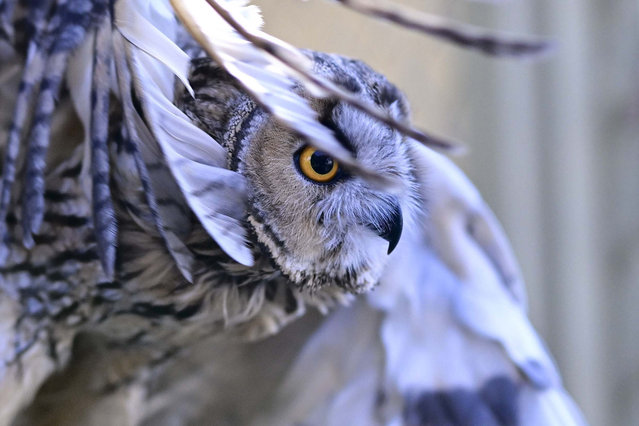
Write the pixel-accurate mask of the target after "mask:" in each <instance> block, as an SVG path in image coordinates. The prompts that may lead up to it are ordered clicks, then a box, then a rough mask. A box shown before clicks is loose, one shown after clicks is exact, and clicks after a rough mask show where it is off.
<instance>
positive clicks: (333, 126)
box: [319, 103, 357, 157]
mask: <svg viewBox="0 0 639 426" xmlns="http://www.w3.org/2000/svg"><path fill="white" fill-rule="evenodd" d="M336 107H337V104H336V103H335V104H333V105H332V106H330V107H329V108H327V110H326V112H325V113H324V114H322V115H321V116H320V117H319V122H320V124H322V126H324V127H326V128H327V129H329V130H331V131H332V132H333V134H334V136H335V139H337V142H339V143H340V145H342V146H343V147H344V148H346V149H347V150H348V151H349V152H350V153H351V154H353V157H355V155H356V154H357V153H356V152H355V146H354V145H353V143H352V142H351V140H350V139H349V138H348V136H346V134H345V133H344V132H343V131H342V129H340V128H339V126H338V125H337V123H335V120H333V111H334V110H335V108H336Z"/></svg>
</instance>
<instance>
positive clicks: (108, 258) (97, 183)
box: [90, 14, 117, 279]
mask: <svg viewBox="0 0 639 426" xmlns="http://www.w3.org/2000/svg"><path fill="white" fill-rule="evenodd" d="M94 51H95V54H94V62H93V81H92V89H91V90H92V92H91V130H90V133H91V177H92V204H93V226H94V229H95V236H96V241H97V245H98V251H99V253H100V259H101V261H102V267H103V268H104V272H105V273H106V275H107V277H109V278H110V279H111V278H112V277H113V273H114V267H115V266H114V265H115V249H116V242H117V223H116V218H115V211H114V209H113V200H112V198H111V188H110V186H109V177H110V164H109V151H108V145H107V142H108V137H109V94H110V82H111V76H110V67H111V60H112V46H111V19H110V16H109V14H107V15H106V16H105V18H104V21H103V22H102V24H101V25H100V26H99V27H98V29H97V31H96V38H95V49H94Z"/></svg>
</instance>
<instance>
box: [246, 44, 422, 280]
mask: <svg viewBox="0 0 639 426" xmlns="http://www.w3.org/2000/svg"><path fill="white" fill-rule="evenodd" d="M312 56H313V59H314V62H315V66H316V71H317V72H319V73H320V74H323V75H324V76H326V77H329V78H331V79H332V80H334V81H335V82H336V83H338V84H340V85H342V86H343V87H345V88H347V89H348V90H350V91H352V92H355V93H357V94H358V95H360V96H362V97H363V98H364V99H366V100H367V101H369V102H371V103H375V104H376V105H378V106H379V107H380V108H382V109H383V110H385V111H386V112H387V113H389V114H391V115H393V116H395V118H398V119H406V115H407V107H406V103H405V101H404V99H403V96H402V95H401V94H400V93H399V91H398V90H397V89H396V88H395V87H394V86H392V85H391V84H390V83H389V82H388V81H387V80H386V79H385V78H384V77H383V76H381V75H379V74H377V73H375V72H374V71H372V70H371V69H370V68H368V67H367V66H365V65H364V64H362V63H360V62H357V61H352V60H349V59H345V58H341V57H337V56H333V55H324V54H318V53H313V54H312ZM308 99H309V102H310V103H311V106H312V107H313V108H314V109H315V110H316V111H317V113H318V115H319V117H320V120H321V122H322V123H323V124H324V125H325V126H327V127H328V128H330V129H331V130H332V131H333V132H334V134H335V136H336V138H337V139H338V141H339V142H340V143H341V144H342V145H343V146H344V147H345V148H346V149H348V150H349V151H351V153H352V154H353V156H354V157H355V158H357V159H358V160H359V161H360V162H361V163H362V164H363V165H365V166H366V167H368V168H370V169H372V170H377V171H378V172H379V173H381V174H383V175H386V176H390V177H395V178H397V180H398V181H399V182H402V184H401V185H402V186H401V187H399V188H395V190H394V191H393V193H392V194H389V193H386V192H383V191H380V190H379V189H377V188H375V187H373V186H371V185H370V184H369V183H368V182H366V181H365V180H363V179H362V178H360V177H358V176H354V175H351V174H349V173H348V171H347V170H344V169H343V168H342V167H341V165H340V164H338V163H337V161H335V160H334V159H332V158H331V157H330V156H329V155H327V154H325V153H323V152H321V151H318V150H316V149H314V148H313V147H312V146H310V145H308V144H307V143H306V142H305V141H304V140H303V139H301V138H300V137H299V136H297V135H296V134H293V133H292V132H290V131H289V130H287V129H285V128H284V127H283V126H281V125H280V124H278V123H277V122H276V121H275V120H273V119H271V118H270V117H268V116H267V115H265V114H264V115H263V116H262V117H261V118H260V117H253V118H248V119H247V120H245V121H244V123H243V130H242V131H243V132H245V133H247V134H248V133H250V135H251V136H250V137H245V138H244V139H245V141H244V143H241V144H236V146H235V153H234V163H235V164H234V166H235V167H236V168H237V170H238V171H239V172H240V173H242V174H243V175H244V176H245V178H246V181H247V189H248V208H247V213H248V226H249V227H250V228H251V230H252V233H253V234H254V235H255V239H256V240H257V243H258V246H260V247H261V248H262V250H263V251H265V252H266V253H267V254H268V256H270V257H271V258H272V260H273V262H274V263H275V264H276V265H277V266H278V267H279V269H280V270H281V271H282V272H283V273H284V274H285V275H286V276H287V277H288V278H289V279H290V280H291V281H292V282H294V283H295V284H297V285H299V286H301V287H303V288H306V289H310V290H316V289H319V288H322V287H324V286H328V285H337V286H339V287H342V288H344V289H346V290H348V291H351V292H362V291H365V290H367V289H370V288H371V287H372V286H374V285H375V284H376V283H377V281H378V280H379V278H380V275H381V273H382V270H383V268H384V266H385V264H386V261H387V259H388V255H389V253H390V252H391V251H392V250H393V248H394V247H395V245H396V244H397V243H398V241H399V238H400V236H401V231H402V227H403V223H404V222H405V221H407V220H409V219H410V217H411V216H412V214H413V210H414V209H413V205H414V201H415V199H416V191H415V183H414V182H415V180H414V177H413V170H412V166H411V160H410V152H409V147H408V144H407V143H406V141H405V138H404V137H403V136H402V135H401V134H399V133H398V132H396V131H394V130H392V129H390V128H389V127H387V126H385V125H383V124H380V123H379V122H377V121H375V120H373V119H371V118H370V117H368V116H367V115H366V114H364V113H362V112H360V111H359V110H357V109H355V108H353V107H351V106H349V105H346V104H343V103H339V102H335V101H330V100H317V99H311V98H310V97H308ZM257 114H258V115H259V113H257Z"/></svg>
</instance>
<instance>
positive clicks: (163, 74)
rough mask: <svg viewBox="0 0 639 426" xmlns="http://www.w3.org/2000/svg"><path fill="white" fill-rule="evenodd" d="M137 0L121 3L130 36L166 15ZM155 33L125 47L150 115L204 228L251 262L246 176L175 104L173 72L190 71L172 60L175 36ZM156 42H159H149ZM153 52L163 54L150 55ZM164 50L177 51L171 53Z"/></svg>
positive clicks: (123, 28) (122, 27) (120, 19)
mask: <svg viewBox="0 0 639 426" xmlns="http://www.w3.org/2000/svg"><path fill="white" fill-rule="evenodd" d="M133 3H134V2H131V1H126V0H121V1H119V2H118V3H117V4H116V9H115V13H116V26H117V28H118V30H119V31H120V32H121V33H122V34H123V35H125V37H126V34H131V33H132V32H133V30H132V29H131V28H128V26H129V25H131V23H135V24H136V25H142V26H144V25H148V26H154V25H155V24H156V23H154V22H151V20H152V19H160V21H159V22H161V20H162V19H164V18H165V16H163V15H162V14H161V13H159V12H161V11H158V10H157V9H154V8H153V6H152V5H151V4H148V5H147V6H148V9H146V10H144V9H142V10H140V9H139V8H137V7H135V5H134V4H133ZM152 11H155V12H156V13H152ZM142 13H145V14H146V15H143V16H142V18H144V19H142V18H138V19H135V20H131V19H129V17H131V16H134V15H136V14H138V15H141V14H142ZM158 16H160V18H158ZM153 34H154V33H153V31H151V30H149V31H145V30H138V31H137V32H136V36H135V37H132V38H130V39H127V41H128V43H127V44H126V46H125V48H126V53H127V59H128V65H129V67H130V69H131V74H132V77H133V83H134V87H135V89H136V94H137V96H138V97H139V98H140V100H141V104H142V109H143V111H144V115H145V119H146V120H147V122H148V123H149V127H150V130H151V132H152V133H153V135H154V136H155V139H156V140H157V142H158V143H159V145H160V147H161V149H162V152H163V154H164V159H165V160H166V163H167V165H168V166H169V168H170V170H171V172H172V174H173V176H174V177H175V179H176V181H177V183H178V185H179V186H180V188H181V190H182V193H183V194H184V196H185V198H186V201H187V202H188V204H189V206H190V207H191V209H192V210H193V212H194V213H195V215H196V216H197V217H198V219H199V220H200V222H201V223H202V225H203V226H204V228H205V229H206V230H207V231H208V232H209V234H210V235H211V236H212V237H213V239H214V240H215V241H216V242H217V243H218V244H219V245H220V247H221V248H222V249H223V250H224V251H225V252H226V253H227V254H229V256H231V257H232V258H233V259H235V260H236V261H238V262H239V263H242V264H245V265H251V264H252V263H253V256H252V253H251V250H250V248H249V247H248V246H247V244H246V236H245V232H246V231H245V229H244V227H243V226H242V223H241V220H242V218H243V212H244V206H245V204H244V196H245V195H244V193H245V191H244V181H243V178H242V177H241V176H240V175H238V174H237V173H235V172H233V171H230V170H228V169H226V168H225V165H226V152H225V150H224V148H223V147H222V146H221V145H220V144H218V143H217V142H216V141H215V140H213V139H212V138H211V137H210V136H209V135H207V134H206V133H204V132H203V131H202V130H200V129H199V128H198V127H196V126H195V125H194V124H193V123H192V122H191V121H190V119H189V118H188V117H187V116H186V115H184V113H183V112H182V111H180V110H179V109H178V108H177V107H176V106H175V105H174V104H173V102H172V98H173V79H174V73H173V71H175V70H178V71H179V72H180V73H184V74H186V69H185V68H184V67H182V66H181V65H180V64H175V63H174V62H172V61H173V60H174V59H175V58H176V55H175V54H174V52H175V51H176V49H179V48H178V47H177V46H176V45H175V43H174V42H173V41H172V40H171V39H170V38H162V39H159V40H158V39H154V38H153ZM136 43H140V44H141V46H140V45H138V44H136ZM154 44H155V45H156V47H154V48H150V47H149V45H154ZM165 46H166V47H165ZM149 51H152V52H155V54H157V55H158V56H157V57H154V56H152V55H150V54H149V53H148V52H149ZM163 52H173V53H171V54H170V55H168V57H167V56H164V55H163ZM160 55H161V56H160ZM177 56H179V55H177ZM166 62H169V63H173V65H171V66H168V65H166ZM182 65H183V64H182ZM182 68H184V69H182ZM181 80H186V77H185V76H182V78H181ZM204 177H205V178H204Z"/></svg>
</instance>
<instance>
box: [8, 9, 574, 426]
mask: <svg viewBox="0 0 639 426" xmlns="http://www.w3.org/2000/svg"><path fill="white" fill-rule="evenodd" d="M236 7H242V5H240V6H236ZM42 8H44V9H47V8H49V9H50V10H49V12H50V13H51V15H50V16H52V18H51V20H50V21H46V19H45V15H43V14H42V12H43V10H42ZM111 13H113V15H111ZM131 17H135V19H138V21H135V19H133V18H131ZM125 18H126V19H125ZM128 18H131V22H136V24H137V25H130V22H129V21H128V20H127V19H128ZM20 22H22V23H21V24H20ZM61 22H62V24H61ZM167 23H168V24H171V25H168V26H166V27H162V32H163V34H164V35H166V38H165V39H161V37H158V33H154V32H153V31H158V28H160V27H161V26H162V25H164V24H167ZM139 28H143V29H144V30H147V31H149V34H145V33H144V31H141V32H136V30H138V29H139ZM160 34H162V33H160ZM227 35H228V34H227ZM145 36H147V37H148V38H145ZM0 37H3V38H6V39H8V40H11V42H12V45H13V47H14V52H13V53H11V54H12V55H13V56H12V57H11V58H10V60H12V61H16V62H18V63H22V64H23V65H22V69H21V73H22V75H21V77H20V78H19V79H20V80H22V83H21V84H18V82H17V80H16V79H15V78H14V79H13V80H12V79H11V78H9V80H7V81H9V83H6V84H7V85H10V84H13V85H14V86H16V87H17V88H16V90H17V93H16V95H15V96H16V101H15V105H12V106H11V107H12V108H14V109H13V111H14V112H13V117H12V120H11V123H12V124H10V125H8V126H7V127H6V133H7V135H6V139H5V138H4V137H3V138H2V142H1V143H0V147H2V153H3V155H4V163H3V164H4V166H3V169H2V175H3V181H2V193H1V194H2V198H0V214H2V215H5V214H6V221H1V220H0V223H2V225H1V226H0V234H1V235H2V240H1V241H0V254H2V255H3V256H2V259H1V260H0V293H1V295H2V298H0V326H1V329H0V356H1V361H2V364H1V365H0V402H2V406H1V407H0V424H9V423H10V422H12V421H14V423H15V424H18V425H23V424H24V425H28V424H47V422H48V423H49V424H107V425H108V424H149V425H151V424H152V425H158V424H167V425H168V424H203V423H207V422H208V423H210V422H213V423H214V424H218V423H219V424H257V425H267V424H273V425H280V424H291V425H292V424H318V425H320V424H321V425H324V424H336V425H341V424H367V425H368V424H393V425H396V424H406V425H422V424H431V423H432V424H468V425H471V424H478V422H480V423H481V424H500V425H501V424H503V425H506V424H535V421H534V419H543V420H547V422H545V423H544V424H549V425H552V424H580V422H581V419H580V417H579V414H578V411H577V410H575V409H574V408H573V407H572V405H571V402H570V400H569V398H568V397H567V396H566V395H565V394H564V392H563V390H562V388H561V383H560V380H559V377H558V374H557V372H556V371H555V368H554V365H553V364H552V361H551V360H550V359H549V357H548V355H547V353H546V351H545V349H544V348H543V345H542V344H541V342H540V341H539V339H538V337H537V336H536V334H535V332H534V330H532V328H531V327H530V324H529V323H528V322H527V319H526V318H525V308H524V302H523V284H522V282H521V278H520V276H519V272H518V270H517V266H516V262H515V261H514V259H513V257H512V254H511V252H510V250H509V247H508V244H507V241H506V240H505V237H504V236H503V234H502V233H501V230H500V228H499V226H498V224H497V223H496V221H495V220H494V218H493V217H492V215H491V213H490V211H489V210H488V209H487V207H486V206H485V205H484V203H483V201H482V200H481V198H480V197H479V195H478V194H477V193H476V191H475V189H474V188H473V187H472V185H471V184H470V183H469V182H468V181H467V180H466V179H465V177H464V176H463V174H461V172H460V171H459V170H458V169H456V168H455V167H454V166H453V165H452V164H451V163H449V162H447V161H446V160H445V159H444V158H443V157H441V156H439V155H437V154H435V153H434V152H432V151H430V150H428V149H426V148H423V147H421V146H419V145H417V144H416V143H415V142H414V141H413V140H411V139H410V138H407V137H405V136H404V135H402V134H401V133H400V132H398V131H397V130H394V129H393V128H392V127H390V126H388V125H387V124H384V123H381V122H379V121H377V120H375V119H373V118H371V117H370V116H369V115H367V114H365V113H364V112H362V111H360V110H359V109H358V108H357V107H356V106H353V104H352V103H345V102H341V101H337V100H332V99H331V98H318V97H316V96H312V95H311V94H310V92H309V91H308V90H307V89H305V88H304V87H305V86H304V85H303V84H299V85H292V84H291V85H290V87H288V86H287V90H288V91H290V93H285V94H284V95H285V96H282V97H281V98H277V100H278V102H282V103H283V105H284V106H285V107H288V108H290V109H291V111H292V112H295V113H298V112H299V111H293V110H294V109H295V105H299V104H296V103H293V104H292V105H293V106H290V105H288V104H286V102H287V100H290V99H293V98H291V97H290V94H297V95H299V96H300V97H301V99H302V101H300V100H299V99H297V98H294V99H297V100H296V102H302V104H303V105H307V106H308V107H310V110H311V111H314V113H315V114H316V115H317V118H318V120H317V122H316V121H314V118H312V116H306V117H305V118H306V119H312V121H313V125H314V126H316V125H317V123H319V124H320V125H321V128H322V129H323V130H322V131H326V130H327V129H328V130H330V131H331V132H332V134H333V137H334V139H335V141H336V142H337V143H339V149H340V150H344V151H347V152H348V153H349V155H350V156H351V157H352V158H354V159H355V160H354V161H356V162H357V164H358V165H359V166H358V167H360V168H359V169H357V170H360V171H362V170H369V171H370V170H374V171H375V173H377V174H378V175H379V176H383V177H384V178H385V179H386V180H383V181H384V182H386V183H388V182H394V186H393V187H392V188H388V187H380V180H378V181H375V180H374V179H364V178H362V177H360V176H358V175H357V173H355V172H353V170H352V169H349V168H348V167H345V168H344V170H342V171H341V172H340V175H339V178H338V179H336V180H335V181H332V182H330V183H328V184H318V183H316V182H313V181H311V180H310V179H309V178H308V177H305V176H304V175H303V173H302V172H301V170H300V168H299V166H298V165H297V162H298V161H299V160H298V156H299V152H300V150H301V149H303V147H304V146H306V145H307V142H306V140H305V139H304V138H302V137H300V136H299V135H298V134H297V133H295V132H293V131H291V130H288V129H287V128H286V127H285V126H284V125H283V124H282V123H281V122H280V121H278V120H277V119H276V118H275V117H274V115H273V114H271V112H272V111H269V105H268V104H265V103H263V104H260V103H259V102H257V101H256V99H255V98H254V97H252V96H251V95H249V94H248V93H247V90H246V88H245V87H243V86H242V85H241V84H239V82H238V81H237V80H235V79H234V78H233V77H232V76H231V75H230V74H229V73H227V71H225V70H224V69H223V66H221V64H220V63H217V62H215V61H213V60H211V59H208V58H207V57H206V56H205V55H204V54H203V52H202V50H201V49H200V48H199V47H198V46H197V45H195V44H194V43H193V41H192V40H191V39H190V38H189V37H188V36H187V35H186V34H185V33H184V32H183V31H182V30H181V29H180V28H179V27H177V26H176V25H175V20H174V17H173V15H172V13H171V11H170V9H169V8H168V3H166V2H154V3H147V2H144V1H138V0H118V1H115V2H102V1H88V0H69V1H62V0H61V1H57V2H47V1H45V2H30V1H26V0H25V1H17V2H14V1H9V2H2V1H0ZM156 40H160V42H161V43H160V45H159V46H160V47H161V48H159V47H157V46H155V47H154V45H149V43H150V42H152V41H156ZM175 40H179V42H178V43H179V45H180V46H179V47H178V46H177V45H175V44H174V41H175ZM162 43H164V44H162ZM153 49H157V50H155V51H154V50H153ZM182 49H183V50H182ZM184 51H187V52H188V53H189V55H188V56H187V55H186V54H185V53H184ZM149 52H153V54H150V53H149ZM1 53H2V51H0V54H1ZM303 54H304V55H306V57H307V58H308V59H309V60H310V63H311V64H312V71H313V72H314V73H315V74H316V75H319V76H322V77H324V78H326V79H328V80H330V81H332V82H333V83H335V84H336V85H337V86H339V87H340V88H342V89H344V90H346V91H348V92H350V93H352V94H354V95H356V96H357V98H358V99H359V100H360V101H363V102H365V103H367V104H369V105H372V106H373V107H374V108H377V109H379V110H380V111H382V112H383V113H384V114H387V115H388V116H390V117H392V120H395V121H397V122H400V123H407V122H408V120H409V119H408V115H409V112H408V105H407V102H406V100H405V98H404V96H403V94H401V93H400V92H399V90H397V88H395V86H393V85H392V84H391V83H389V82H388V81H387V79H386V78H385V77H383V76H382V75H381V74H378V73H377V72H375V71H373V70H372V69H370V68H369V67H368V66H366V65H365V64H363V63H362V62H360V61H356V60H351V59H348V58H344V57H341V56H337V55H328V54H323V53H317V52H310V51H308V52H304V53H303ZM163 55H164V56H163ZM238 57H240V58H241V55H239V54H238ZM251 58H252V57H251V56H250V55H249V59H248V60H246V62H245V63H243V64H244V65H247V66H249V67H250V65H251V61H250V59H251ZM234 60H235V58H234ZM238 60H239V61H240V62H241V59H238ZM227 66H228V64H227ZM249 69H250V68H249ZM187 70H188V72H187ZM174 74H175V75H177V77H179V78H177V79H176V78H175V77H174ZM260 75H261V76H264V78H267V77H269V78H270V77H273V76H272V75H271V76H268V75H266V76H265V74H260ZM63 77H66V80H65V79H64V78H63ZM187 77H188V78H187ZM273 78H275V77H273ZM278 78H279V77H278ZM177 80H181V81H177ZM282 81H284V83H282ZM282 81H280V80H278V81H277V83H278V84H279V85H280V86H281V85H282V84H284V85H286V84H288V83H286V82H287V81H288V80H286V79H283V80H282ZM280 86H278V85H277V84H276V85H274V87H280ZM297 95H296V96H297ZM58 97H59V99H56V98H58ZM266 97H267V98H268V96H266ZM3 101H5V102H6V101H7V99H4V100H3ZM280 107H281V105H280ZM2 109H3V108H0V110H2ZM285 109H286V108H284V110H285ZM280 113H281V111H280ZM81 127H84V129H85V134H84V135H82V134H80V133H81V132H78V131H77V130H79V129H80V128H81ZM74 128H75V130H76V131H71V130H70V129H74ZM1 130H2V132H0V136H5V135H3V132H4V129H1ZM5 140H6V141H7V142H6V143H5ZM327 146H328V147H329V148H330V144H328V145H327ZM328 154H331V152H329V153H328ZM340 155H341V154H340ZM369 177H370V176H369ZM402 224H403V228H404V232H403V234H404V237H403V238H402V239H401V240H400V241H399V245H397V250H395V251H394V252H393V253H392V254H390V255H389V251H390V250H389V248H390V249H393V248H394V245H395V244H396V243H397V242H398V238H399V234H400V233H401V231H402ZM389 244H390V246H389ZM371 290H374V291H371ZM363 293H365V294H363ZM317 311H319V312H321V313H323V314H327V315H326V317H321V316H319V315H317V313H316V312H317ZM502 315H503V317H502ZM501 319H504V321H506V324H505V325H504V324H502V322H500V320H501ZM294 320H297V321H294ZM289 324H290V325H289ZM285 326H286V327H285ZM271 336H272V337H271ZM43 383H44V385H43ZM114 413H117V416H115V415H114ZM118 416H119V417H118ZM536 416H537V417H536ZM530 419H533V420H530Z"/></svg>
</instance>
